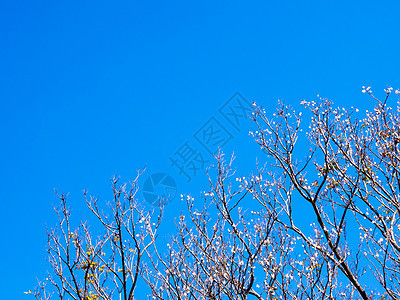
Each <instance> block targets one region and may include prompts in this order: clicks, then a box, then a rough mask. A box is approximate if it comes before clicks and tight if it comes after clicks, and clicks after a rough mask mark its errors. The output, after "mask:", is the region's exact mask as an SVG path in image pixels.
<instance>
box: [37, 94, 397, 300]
mask: <svg viewBox="0 0 400 300" xmlns="http://www.w3.org/2000/svg"><path fill="white" fill-rule="evenodd" d="M392 90H393V89H392V88H387V89H386V90H385V92H386V98H385V99H384V100H383V101H380V100H379V99H377V98H376V97H375V96H374V95H373V94H372V91H371V89H370V88H369V87H368V88H363V92H364V93H366V94H368V95H370V96H371V97H372V99H373V100H374V101H375V107H374V109H373V110H372V111H370V112H369V111H366V113H365V115H362V116H361V113H360V112H359V111H358V109H355V108H352V109H350V110H348V109H344V108H336V107H334V106H333V104H332V103H331V102H330V101H328V100H326V99H321V98H320V99H319V101H318V102H307V101H302V102H301V104H302V105H303V107H304V109H303V112H300V111H299V112H296V111H295V110H294V109H292V108H291V107H289V106H287V105H285V104H284V103H279V104H278V106H277V109H276V112H275V113H273V114H272V115H268V113H267V112H266V111H265V110H264V109H263V108H262V107H259V106H257V105H256V104H254V111H253V113H252V115H251V118H252V120H253V121H254V124H255V127H256V130H255V131H254V132H251V134H252V135H253V137H254V139H255V141H256V143H258V145H259V146H260V147H261V149H262V151H263V157H262V159H261V160H262V161H263V163H258V164H257V168H256V171H255V172H254V173H253V174H251V175H250V176H246V177H243V176H239V175H237V174H236V171H235V170H234V167H233V160H234V157H233V156H232V157H231V159H229V160H226V159H225V157H224V155H223V154H222V153H219V154H218V155H216V164H215V166H213V167H212V168H211V169H210V170H209V172H208V176H209V189H208V191H207V192H204V194H203V195H202V197H199V198H196V199H194V197H192V196H191V195H186V196H184V198H185V199H184V200H185V201H186V204H187V210H186V212H184V213H182V214H181V215H180V217H179V218H178V219H177V220H176V228H177V232H176V234H175V235H174V237H173V238H171V239H170V240H169V241H168V243H167V245H166V249H165V247H164V245H162V244H159V243H158V242H157V240H156V237H157V234H156V232H157V229H158V228H159V226H160V222H161V212H162V210H160V215H158V216H152V215H151V214H148V213H145V212H144V210H143V209H142V208H140V206H139V204H138V203H137V201H136V200H135V193H136V191H137V179H136V180H135V181H134V184H133V185H132V186H131V187H130V188H129V189H127V188H126V186H125V185H123V186H120V187H117V181H116V180H114V181H113V191H114V202H113V203H112V205H111V206H110V212H111V216H110V217H108V216H105V215H103V214H102V213H101V212H100V210H99V208H98V207H97V201H96V199H93V198H91V199H87V203H88V206H89V208H90V210H91V211H92V212H93V213H94V215H95V216H96V217H97V218H98V220H99V221H100V224H101V225H102V227H103V228H104V229H105V233H104V235H103V236H101V237H99V238H98V239H97V240H96V241H93V237H92V234H91V233H90V231H89V228H88V226H87V225H86V223H81V225H80V226H79V227H78V229H76V230H75V231H72V230H71V229H70V222H69V210H68V208H67V207H66V203H65V196H63V195H61V196H60V199H61V202H62V206H61V209H60V210H59V211H58V213H59V218H60V219H59V226H58V231H51V232H49V234H48V236H49V255H50V262H51V265H52V268H53V273H54V275H55V276H53V277H51V279H50V282H51V284H52V285H53V286H54V287H56V292H57V293H58V296H59V297H60V299H69V298H64V297H70V298H72V299H111V298H112V297H113V295H116V294H118V295H119V297H120V299H133V291H134V289H135V286H136V285H137V280H138V277H139V276H141V277H142V278H143V279H144V282H145V283H146V284H147V285H148V286H149V288H150V291H151V294H150V295H149V298H152V299H182V300H183V299H259V300H260V299H263V300H264V299H265V300H267V299H378V298H379V299H399V298H400V283H399V272H400V224H399V214H400V204H399V197H400V190H399V189H400V187H399V185H400V174H399V172H400V161H399V158H400V157H399V150H400V149H399V143H400V104H398V106H397V107H396V109H395V110H393V109H392V108H391V107H390V106H389V105H388V104H387V102H388V99H389V96H390V94H391V93H392ZM396 94H400V91H396ZM304 116H305V117H306V118H307V119H308V120H307V121H306V122H305V123H306V128H304V126H303V122H302V118H303V117H304ZM303 129H306V130H304V131H303ZM305 216H306V218H305ZM152 218H155V221H152ZM106 245H108V247H107V248H106ZM164 250H166V251H164ZM49 278H50V277H49ZM45 292H46V286H45V285H44V284H41V285H40V286H39V287H38V289H37V290H36V293H35V295H36V297H37V299H49V298H50V296H51V295H50V294H46V293H45Z"/></svg>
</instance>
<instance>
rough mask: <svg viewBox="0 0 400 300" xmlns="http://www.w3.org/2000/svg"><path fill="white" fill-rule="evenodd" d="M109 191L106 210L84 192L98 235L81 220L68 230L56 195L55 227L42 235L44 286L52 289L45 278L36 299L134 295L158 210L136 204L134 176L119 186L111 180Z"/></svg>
mask: <svg viewBox="0 0 400 300" xmlns="http://www.w3.org/2000/svg"><path fill="white" fill-rule="evenodd" d="M138 176H139V175H138ZM112 190H113V198H114V199H113V201H111V202H110V203H109V204H108V210H107V213H103V212H102V210H101V209H100V208H99V206H98V200H97V199H96V198H94V197H88V196H87V195H86V192H85V193H84V194H85V199H86V202H87V205H88V207H89V209H90V211H91V212H92V213H93V214H94V215H95V216H96V218H97V219H98V221H99V224H100V226H99V227H100V228H102V229H103V230H104V231H103V234H102V235H100V236H98V237H97V238H95V237H94V234H93V233H92V232H91V230H90V228H89V226H88V225H87V224H86V222H81V223H80V224H79V226H78V227H77V228H76V229H74V228H72V225H71V218H70V215H71V212H70V209H69V208H68V206H67V198H66V195H59V198H60V200H61V206H60V207H59V208H56V209H55V210H56V213H57V215H58V218H59V221H58V225H57V227H56V228H54V229H52V230H51V231H49V232H48V233H47V236H48V255H49V261H50V264H51V267H52V273H50V274H49V276H48V279H47V285H49V284H50V285H51V286H52V288H53V289H50V288H46V282H41V283H39V286H38V288H37V289H36V290H35V292H33V294H34V295H35V297H36V298H37V299H50V298H51V296H52V294H53V293H54V292H55V293H56V295H57V297H58V298H59V299H79V300H94V299H117V298H116V296H117V295H118V299H124V300H133V299H134V298H133V297H134V290H135V287H136V286H137V281H138V277H139V274H140V272H141V270H142V257H143V254H144V253H145V251H146V249H147V248H148V247H149V246H150V245H152V243H153V241H154V240H155V239H154V238H149V235H152V236H154V235H155V233H156V231H157V228H158V227H159V225H160V220H161V215H162V210H160V212H159V214H158V215H156V216H154V215H153V214H152V213H149V212H148V211H146V210H144V209H143V208H142V207H141V206H140V205H139V204H138V202H137V199H136V193H137V191H138V177H137V178H136V179H135V180H134V181H133V182H132V183H131V184H130V186H127V185H126V184H123V185H118V179H117V178H114V179H113V180H112ZM154 218H155V220H153V219H154ZM50 290H51V292H50Z"/></svg>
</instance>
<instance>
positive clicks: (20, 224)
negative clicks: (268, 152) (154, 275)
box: [0, 0, 400, 299]
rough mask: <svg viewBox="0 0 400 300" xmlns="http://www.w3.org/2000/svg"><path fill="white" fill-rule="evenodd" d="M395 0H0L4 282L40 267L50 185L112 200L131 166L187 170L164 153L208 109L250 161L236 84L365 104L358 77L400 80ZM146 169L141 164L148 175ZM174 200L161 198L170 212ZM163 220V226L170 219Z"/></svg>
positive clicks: (248, 94) (13, 286) (20, 279)
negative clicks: (235, 109)
mask: <svg viewBox="0 0 400 300" xmlns="http://www.w3.org/2000/svg"><path fill="white" fill-rule="evenodd" d="M399 9H400V4H399V2H397V1H386V2H385V4H382V3H378V2H377V1H352V2H348V1H346V2H344V1H343V2H342V1H334V2H333V1H331V2H328V1H240V0H235V1H201V2H189V1H188V2H186V3H183V2H178V1H165V2H164V1H143V2H139V1H118V2H117V1H113V2H111V1H68V2H63V1H57V2H56V1H26V0H25V1H21V0H14V1H0V37H1V38H0V125H1V126H0V130H1V140H0V143H1V144H0V153H1V156H0V157H1V173H0V176H1V178H0V199H1V209H0V234H1V236H2V239H1V240H2V242H1V247H0V257H1V258H2V266H3V271H2V272H0V290H1V294H2V298H4V299H27V298H29V297H28V296H25V295H23V291H25V290H27V289H29V288H32V287H33V286H34V285H35V282H36V276H38V277H39V278H42V277H44V276H45V271H46V269H47V268H48V265H47V264H46V261H45V243H46V235H45V225H46V224H47V225H48V226H53V225H54V224H55V221H56V219H55V216H54V214H53V213H52V204H57V198H56V197H55V195H54V192H53V189H57V190H58V191H60V192H61V191H64V192H69V193H70V198H69V199H70V205H71V206H72V207H73V208H74V211H75V212H76V215H77V216H78V217H80V216H85V214H87V211H85V210H84V203H83V196H82V190H83V189H88V190H89V192H90V193H91V194H93V195H97V196H100V197H103V198H104V199H107V197H109V196H110V195H111V192H110V184H109V180H110V178H111V177H112V176H113V175H120V176H121V180H122V181H128V180H131V179H132V178H133V177H134V176H135V175H136V171H137V170H138V169H141V168H143V167H144V166H146V167H147V173H146V174H152V173H154V172H164V173H167V174H170V175H171V176H172V177H173V178H174V180H175V181H176V183H177V186H178V192H179V193H187V192H190V191H192V192H198V191H200V190H204V183H205V176H204V172H200V171H199V172H198V174H196V176H193V178H192V179H191V180H190V182H187V180H186V178H185V177H184V176H182V175H179V172H178V170H177V169H176V168H174V167H173V166H171V161H170V157H172V156H173V155H174V154H175V153H176V151H177V150H178V149H179V148H180V147H181V146H182V145H183V144H184V143H185V142H187V141H189V142H190V143H191V144H192V145H194V146H195V147H197V149H198V152H199V153H202V154H204V156H207V155H208V154H207V151H205V150H204V148H201V145H200V144H196V143H197V141H196V140H195V138H194V134H195V133H196V132H197V131H198V130H199V129H200V128H202V126H203V125H204V124H206V122H208V121H209V120H210V118H212V117H214V120H215V119H216V120H217V121H219V122H220V123H221V124H223V126H225V127H226V130H227V131H228V132H229V133H230V134H231V135H232V139H231V140H230V142H229V143H227V145H226V147H225V148H224V150H225V151H226V152H228V153H230V152H232V151H233V150H234V151H235V153H236V155H237V167H238V169H239V170H240V171H241V172H243V173H246V172H249V171H250V170H251V169H252V168H253V167H254V164H255V159H256V155H260V153H258V152H257V151H256V147H255V146H254V143H252V142H251V139H250V137H249V136H248V135H247V130H248V128H249V127H248V126H250V125H249V124H247V123H245V122H243V123H242V124H241V125H240V128H239V129H238V128H235V127H234V126H231V124H230V123H229V122H227V120H226V119H224V118H223V115H222V114H221V113H220V112H219V109H220V108H221V107H222V106H223V105H224V104H225V103H227V101H228V100H229V99H230V98H231V97H232V96H233V95H234V94H235V93H236V92H240V94H241V95H243V97H244V98H245V99H246V100H247V101H249V102H251V101H257V102H258V103H260V104H262V105H264V106H265V107H267V108H270V109H273V107H274V105H275V104H276V102H277V100H278V99H283V100H285V101H286V102H287V103H290V104H294V105H297V104H298V103H299V102H300V99H307V100H315V99H316V95H317V94H320V95H321V96H323V97H327V98H329V99H332V100H333V101H334V102H335V103H336V104H338V105H347V106H363V105H364V102H365V101H370V98H368V97H365V95H363V94H362V93H361V86H362V85H372V86H373V87H374V89H375V90H377V91H381V95H383V89H384V88H385V87H386V85H388V84H389V85H393V87H394V88H399V69H400V68H399V67H400V58H399V55H398V49H399V46H400V42H399V39H398V37H399V31H400V25H399V23H398V11H399ZM145 177H146V175H145ZM178 202H179V200H177V199H175V200H174V201H173V202H172V203H171V204H170V205H169V207H168V209H169V210H170V211H171V214H172V212H174V213H177V212H178V211H179V209H177V208H179V205H180V204H179V203H178ZM171 232H172V228H171Z"/></svg>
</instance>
